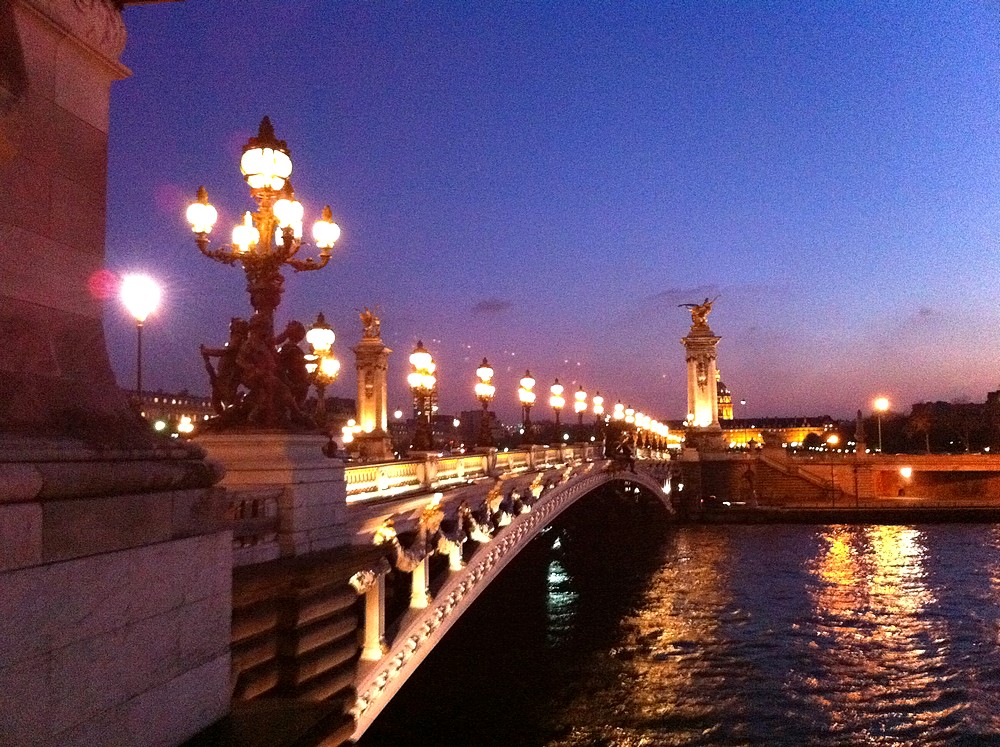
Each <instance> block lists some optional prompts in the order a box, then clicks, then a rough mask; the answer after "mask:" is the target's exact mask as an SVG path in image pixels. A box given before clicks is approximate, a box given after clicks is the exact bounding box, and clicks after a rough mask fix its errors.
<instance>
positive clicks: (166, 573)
mask: <svg viewBox="0 0 1000 747" xmlns="http://www.w3.org/2000/svg"><path fill="white" fill-rule="evenodd" d="M117 5H118V4H116V3H115V2H113V1H112V0H88V2H80V0H45V1H43V0H7V1H5V2H0V181H2V183H3V184H4V195H3V199H2V200H0V610H2V614H0V641H3V645H2V646H0V744H4V745H8V744H10V745H55V744H58V745H104V744H116V745H152V744H157V745H172V744H179V743H182V742H184V741H185V740H187V739H188V738H189V737H191V736H193V735H194V734H195V733H197V732H198V731H199V730H201V729H202V728H203V727H205V726H207V725H208V724H210V723H211V722H213V721H215V720H216V719H218V718H220V717H221V716H223V715H224V714H225V713H226V711H227V710H228V708H229V621H230V616H231V608H232V602H231V583H232V536H231V532H229V531H228V530H227V529H226V528H225V523H224V521H223V518H222V513H223V510H224V500H223V497H222V495H221V492H220V491H217V490H215V489H213V488H212V487H211V486H212V483H213V482H214V481H215V480H216V479H218V477H219V475H218V474H216V473H213V471H212V470H211V469H210V468H209V467H208V465H206V463H205V462H204V460H203V455H202V454H201V453H200V452H198V450H196V449H193V448H190V447H187V446H185V445H181V444H176V443H171V442H169V441H168V440H162V441H161V440H159V439H157V438H155V437H154V436H153V435H152V433H151V432H150V430H149V428H148V426H146V424H145V423H143V422H142V421H141V419H140V418H139V417H138V416H136V415H135V414H134V413H132V411H131V410H130V409H129V408H128V406H127V405H126V402H125V398H124V397H123V396H122V394H121V393H120V391H119V389H118V387H117V385H116V383H115V379H114V375H113V374H112V372H111V366H110V364H109V362H108V357H107V352H106V350H105V345H104V331H103V326H102V320H101V315H102V303H103V300H104V298H105V297H107V296H102V291H103V292H106V293H109V294H110V296H111V297H112V298H116V293H115V288H114V284H113V282H112V283H110V284H109V283H107V282H106V279H105V275H104V273H103V268H104V264H105V263H104V222H105V204H106V178H107V136H108V109H109V107H108V104H109V93H110V88H111V83H112V82H113V81H115V80H118V79H121V78H124V77H126V76H127V75H128V74H129V72H128V70H127V69H126V68H124V67H123V66H122V65H121V64H120V63H119V62H118V58H119V55H120V54H121V52H122V49H123V47H124V44H125V27H124V25H123V23H122V18H121V14H120V12H119V10H118V7H117ZM112 280H113V278H112Z"/></svg>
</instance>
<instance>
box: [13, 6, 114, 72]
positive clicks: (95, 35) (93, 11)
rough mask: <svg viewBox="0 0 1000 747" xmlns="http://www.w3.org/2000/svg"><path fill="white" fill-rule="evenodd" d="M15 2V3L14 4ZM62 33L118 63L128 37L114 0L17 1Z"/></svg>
mask: <svg viewBox="0 0 1000 747" xmlns="http://www.w3.org/2000/svg"><path fill="white" fill-rule="evenodd" d="M17 2H18V0H15V4H17ZM19 2H20V3H23V4H24V5H27V6H30V7H31V8H33V9H34V10H35V11H36V12H38V13H40V14H41V15H43V16H45V17H46V18H48V19H49V20H50V21H52V22H53V23H55V24H56V25H57V26H60V27H61V28H62V29H63V30H65V31H66V32H67V33H69V34H70V35H71V36H73V37H75V38H76V39H78V40H79V41H81V42H83V43H84V44H85V45H87V46H88V47H90V48H91V49H93V50H94V51H95V52H98V53H99V54H101V55H102V56H104V57H105V58H107V59H108V60H109V61H110V62H113V63H115V64H117V63H118V58H119V57H121V54H122V52H123V51H124V49H125V40H126V38H127V34H126V31H125V22H124V21H123V20H122V14H121V11H120V10H118V8H117V7H116V5H115V3H114V2H113V0H19Z"/></svg>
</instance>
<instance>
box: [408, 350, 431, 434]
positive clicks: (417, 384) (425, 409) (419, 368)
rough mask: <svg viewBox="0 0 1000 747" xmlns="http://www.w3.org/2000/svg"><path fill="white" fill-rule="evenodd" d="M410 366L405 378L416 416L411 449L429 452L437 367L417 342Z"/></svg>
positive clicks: (411, 355)
mask: <svg viewBox="0 0 1000 747" xmlns="http://www.w3.org/2000/svg"><path fill="white" fill-rule="evenodd" d="M410 365H411V366H412V367H413V370H412V371H411V373H410V375H409V376H408V377H407V378H406V381H407V383H408V384H409V385H410V391H412V392H413V404H414V409H415V410H416V415H417V428H416V432H415V433H414V435H413V448H414V449H415V450H417V451H430V450H431V449H432V448H433V446H434V444H433V437H432V435H431V412H432V407H433V405H432V404H431V399H432V397H433V394H434V388H435V387H436V386H437V378H436V377H435V376H434V371H435V370H436V368H437V366H436V364H435V363H434V358H433V357H432V356H431V354H430V353H429V352H427V349H426V348H425V347H424V343H423V342H422V341H420V340H418V341H417V347H416V348H414V350H413V352H412V353H411V354H410Z"/></svg>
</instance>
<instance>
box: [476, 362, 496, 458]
mask: <svg viewBox="0 0 1000 747" xmlns="http://www.w3.org/2000/svg"><path fill="white" fill-rule="evenodd" d="M476 378H477V381H476V386H475V392H476V399H478V400H479V403H480V404H481V405H482V407H483V412H482V417H481V419H480V421H479V437H478V439H477V440H478V445H479V446H482V447H484V448H486V447H490V446H493V432H492V430H491V428H490V402H492V401H493V397H494V395H495V394H496V387H495V386H493V368H492V367H491V366H490V363H489V361H487V360H486V358H483V362H482V363H480V364H479V368H477V369H476Z"/></svg>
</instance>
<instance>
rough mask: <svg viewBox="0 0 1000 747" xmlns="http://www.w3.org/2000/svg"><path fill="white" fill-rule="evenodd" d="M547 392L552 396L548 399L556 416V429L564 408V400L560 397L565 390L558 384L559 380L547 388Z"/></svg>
mask: <svg viewBox="0 0 1000 747" xmlns="http://www.w3.org/2000/svg"><path fill="white" fill-rule="evenodd" d="M549 391H550V392H551V394H552V396H551V397H549V406H550V407H551V408H552V410H553V412H555V414H556V428H557V429H558V428H559V414H560V413H561V412H562V409H563V407H565V406H566V398H565V397H563V396H562V395H563V392H564V391H565V389H564V387H563V385H562V384H560V383H559V379H556V380H555V383H554V384H553V385H552V386H551V387H549Z"/></svg>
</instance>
